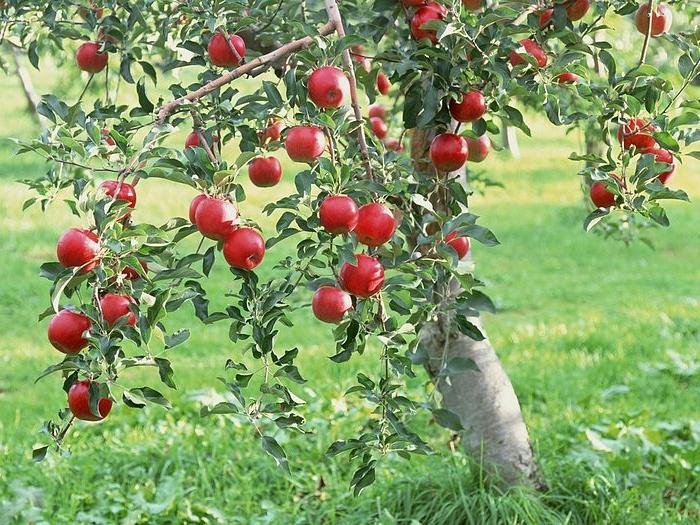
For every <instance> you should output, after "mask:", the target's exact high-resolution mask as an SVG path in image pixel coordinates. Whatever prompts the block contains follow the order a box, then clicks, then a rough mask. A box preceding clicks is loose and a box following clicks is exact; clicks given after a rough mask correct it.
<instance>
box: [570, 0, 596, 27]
mask: <svg viewBox="0 0 700 525" xmlns="http://www.w3.org/2000/svg"><path fill="white" fill-rule="evenodd" d="M590 7H591V4H590V2H589V1H588V0H570V1H569V3H568V4H566V16H568V17H569V20H571V21H572V22H576V21H577V20H581V19H582V18H583V17H584V16H586V13H588V10H589V9H590Z"/></svg>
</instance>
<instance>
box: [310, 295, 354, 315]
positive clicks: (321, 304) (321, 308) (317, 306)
mask: <svg viewBox="0 0 700 525" xmlns="http://www.w3.org/2000/svg"><path fill="white" fill-rule="evenodd" d="M311 310H312V311H313V312H314V315H315V316H316V319H318V320H319V321H323V322H324V323H334V324H335V323H339V322H340V321H341V320H342V319H343V317H345V314H346V313H347V312H348V311H350V310H352V298H351V297H350V294H348V293H347V292H345V291H343V290H341V289H340V288H336V287H335V286H321V287H320V288H319V289H318V290H316V292H315V293H314V297H313V299H312V300H311Z"/></svg>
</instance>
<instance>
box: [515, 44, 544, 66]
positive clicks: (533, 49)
mask: <svg viewBox="0 0 700 525" xmlns="http://www.w3.org/2000/svg"><path fill="white" fill-rule="evenodd" d="M519 44H520V45H521V46H522V47H523V48H524V49H525V52H526V53H527V54H528V55H530V56H532V57H533V58H534V59H535V61H536V62H537V66H538V67H540V68H543V67H545V66H546V65H547V55H546V54H545V52H544V50H543V49H542V48H541V47H540V45H539V44H538V43H537V42H535V41H534V40H530V39H529V38H524V39H522V40H521V41H520V42H519ZM526 63H527V62H526V61H525V59H524V58H523V57H522V56H521V55H520V54H519V53H518V52H517V51H516V50H515V49H514V50H513V51H511V53H510V64H511V65H512V66H513V67H515V66H519V65H521V64H526Z"/></svg>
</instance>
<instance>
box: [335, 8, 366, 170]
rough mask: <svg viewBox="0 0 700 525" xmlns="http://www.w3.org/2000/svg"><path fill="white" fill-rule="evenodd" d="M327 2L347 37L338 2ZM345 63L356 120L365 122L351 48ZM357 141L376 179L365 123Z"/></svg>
mask: <svg viewBox="0 0 700 525" xmlns="http://www.w3.org/2000/svg"><path fill="white" fill-rule="evenodd" d="M325 3H326V13H328V20H329V21H330V23H331V24H333V26H334V27H335V31H336V33H337V34H338V38H343V37H345V28H344V27H343V19H342V17H341V16H340V10H339V9H338V4H337V3H336V1H335V0H325ZM343 64H344V65H345V69H347V72H348V77H350V78H349V80H350V103H351V104H352V109H353V112H354V113H355V120H356V121H358V122H360V123H363V119H362V109H361V108H360V103H359V97H358V96H357V79H356V78H355V66H354V65H353V60H352V57H351V56H350V50H349V49H347V48H346V49H344V50H343ZM357 142H358V144H359V145H360V153H361V154H362V158H363V159H364V161H365V169H366V170H367V178H368V179H369V180H373V179H374V175H373V174H372V163H371V161H370V157H369V149H368V148H367V140H366V139H365V129H364V124H362V125H360V126H358V127H357Z"/></svg>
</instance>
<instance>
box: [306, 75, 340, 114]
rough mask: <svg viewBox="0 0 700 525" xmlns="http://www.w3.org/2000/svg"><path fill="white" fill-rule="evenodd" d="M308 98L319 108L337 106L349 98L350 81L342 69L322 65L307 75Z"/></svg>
mask: <svg viewBox="0 0 700 525" xmlns="http://www.w3.org/2000/svg"><path fill="white" fill-rule="evenodd" d="M308 87H309V98H310V99H311V100H312V101H313V103H314V104H316V105H317V106H318V107H320V108H339V107H340V106H342V105H343V104H346V103H347V101H348V99H349V98H350V82H349V81H348V77H346V76H345V73H343V70H342V69H339V68H337V67H334V66H323V67H320V68H318V69H316V70H315V71H314V72H313V73H311V76H310V77H309V84H308Z"/></svg>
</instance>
